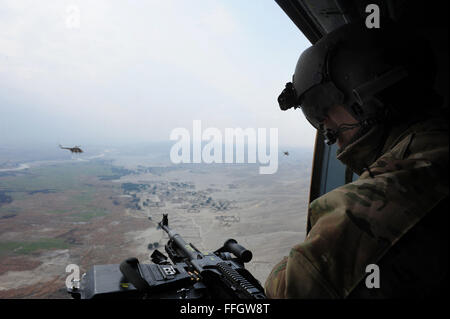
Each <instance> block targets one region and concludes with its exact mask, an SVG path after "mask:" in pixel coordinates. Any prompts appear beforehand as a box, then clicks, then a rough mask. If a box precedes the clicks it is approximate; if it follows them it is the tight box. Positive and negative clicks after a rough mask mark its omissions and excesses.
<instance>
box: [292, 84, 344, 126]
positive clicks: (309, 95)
mask: <svg viewBox="0 0 450 319" xmlns="http://www.w3.org/2000/svg"><path fill="white" fill-rule="evenodd" d="M342 100H343V94H342V93H341V92H340V91H339V90H338V89H337V88H336V87H335V86H334V85H333V84H332V83H331V82H327V83H324V84H320V85H316V86H314V87H313V88H311V89H310V90H308V91H306V92H305V93H304V94H303V96H302V99H301V102H300V107H301V109H302V112H303V114H304V115H305V117H306V119H307V120H308V122H309V123H311V125H312V126H314V127H315V128H316V129H320V128H321V124H322V123H323V121H324V120H325V118H326V117H327V114H328V111H329V110H330V108H331V107H332V106H334V105H338V104H341V103H342Z"/></svg>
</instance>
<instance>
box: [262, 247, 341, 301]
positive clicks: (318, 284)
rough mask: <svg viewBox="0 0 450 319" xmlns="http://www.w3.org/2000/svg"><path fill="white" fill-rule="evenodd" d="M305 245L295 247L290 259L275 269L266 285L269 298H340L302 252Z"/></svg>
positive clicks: (283, 260)
mask: <svg viewBox="0 0 450 319" xmlns="http://www.w3.org/2000/svg"><path fill="white" fill-rule="evenodd" d="M304 245H305V243H302V244H299V245H296V246H294V247H293V248H292V249H291V252H290V254H289V257H284V258H283V259H282V260H281V261H280V262H279V263H278V264H277V265H276V266H275V267H274V268H273V270H272V272H271V273H270V275H269V277H268V278H267V280H266V283H265V291H266V296H267V297H268V298H272V299H281V298H283V299H284V298H298V299H306V298H308V299H310V298H337V297H338V295H337V294H336V293H335V292H334V291H333V290H332V289H330V287H329V284H328V283H327V282H326V281H325V280H324V279H323V278H322V276H321V275H320V273H319V272H318V271H317V270H316V269H315V268H314V266H313V265H312V263H310V262H309V260H308V259H307V258H306V256H305V254H304V253H303V252H302V250H303V246H304ZM306 245H307V243H306Z"/></svg>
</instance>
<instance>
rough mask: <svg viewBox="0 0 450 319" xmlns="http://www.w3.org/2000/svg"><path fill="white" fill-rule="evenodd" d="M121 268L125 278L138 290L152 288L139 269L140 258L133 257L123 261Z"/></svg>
mask: <svg viewBox="0 0 450 319" xmlns="http://www.w3.org/2000/svg"><path fill="white" fill-rule="evenodd" d="M119 268H120V271H121V272H122V275H124V276H125V278H126V279H127V280H128V281H129V282H130V283H132V284H133V286H134V287H136V289H137V290H139V291H149V290H150V285H149V284H148V282H147V281H146V280H145V279H144V278H142V275H141V273H140V271H139V260H138V259H137V258H135V257H133V258H128V259H126V260H124V261H122V263H121V264H120V266H119Z"/></svg>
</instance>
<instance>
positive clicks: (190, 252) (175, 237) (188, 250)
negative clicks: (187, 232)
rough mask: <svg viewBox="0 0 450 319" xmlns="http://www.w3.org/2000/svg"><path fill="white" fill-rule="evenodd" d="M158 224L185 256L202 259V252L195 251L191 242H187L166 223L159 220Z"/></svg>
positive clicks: (191, 258) (190, 258)
mask: <svg viewBox="0 0 450 319" xmlns="http://www.w3.org/2000/svg"><path fill="white" fill-rule="evenodd" d="M159 226H160V227H161V228H162V229H163V230H164V231H165V232H166V233H167V234H168V235H169V238H170V239H171V240H172V241H173V243H174V244H175V247H176V248H177V249H178V250H180V251H181V252H182V254H183V255H184V256H185V257H187V258H188V259H189V260H191V261H192V260H196V259H202V258H203V254H202V253H200V252H198V251H196V250H195V249H194V248H193V247H192V245H191V244H188V243H186V242H185V241H184V239H183V237H181V236H180V235H179V234H178V233H177V232H175V231H173V230H172V229H170V228H169V226H168V225H166V224H165V223H164V222H160V223H159Z"/></svg>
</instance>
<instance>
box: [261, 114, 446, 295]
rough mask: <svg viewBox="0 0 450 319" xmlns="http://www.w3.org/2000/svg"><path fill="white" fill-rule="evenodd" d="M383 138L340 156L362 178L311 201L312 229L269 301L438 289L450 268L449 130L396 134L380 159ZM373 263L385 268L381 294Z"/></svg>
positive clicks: (435, 123)
mask: <svg viewBox="0 0 450 319" xmlns="http://www.w3.org/2000/svg"><path fill="white" fill-rule="evenodd" d="M381 138H382V134H380V130H378V129H376V128H374V129H373V130H372V131H369V133H367V134H366V135H364V136H363V137H362V138H360V139H358V140H357V141H356V142H354V143H353V144H351V145H349V146H348V147H346V148H345V149H344V150H343V152H341V153H339V154H338V159H339V160H341V161H342V162H343V163H344V164H346V165H349V166H350V167H351V168H352V169H353V170H354V171H355V172H357V173H358V174H360V177H359V179H358V180H356V181H354V182H352V183H348V184H346V185H343V186H341V187H339V188H337V189H335V190H333V191H331V192H329V193H327V194H325V195H323V196H321V197H320V198H317V199H316V200H314V201H313V202H311V204H310V206H309V212H308V223H309V224H310V225H311V229H310V231H309V232H308V234H307V237H306V239H305V241H304V242H303V243H301V244H298V245H296V246H294V247H293V248H292V249H291V251H290V253H289V257H285V258H284V259H283V260H282V261H281V262H279V263H278V265H276V266H275V268H274V269H273V270H272V272H271V274H270V275H269V277H268V279H267V281H266V284H265V289H266V294H267V296H268V297H270V298H347V297H350V298H366V297H377V298H378V297H380V298H386V297H409V296H414V297H418V296H430V295H432V294H433V292H435V289H436V287H438V286H439V283H440V281H441V280H442V276H441V275H442V274H446V271H447V267H448V261H447V258H448V257H447V256H448V255H447V254H448V252H447V248H448V247H447V246H448V243H447V242H448V237H446V236H447V235H446V232H447V229H446V228H447V223H445V221H447V220H448V219H447V213H448V148H449V144H448V125H447V123H446V121H441V120H436V119H431V120H426V121H421V122H418V123H417V122H416V123H415V124H412V125H409V126H408V125H406V124H405V125H404V126H398V127H396V128H394V129H391V130H390V132H389V136H388V137H387V138H385V139H384V140H385V141H384V143H382V144H380V145H384V146H383V149H382V150H381V152H380V153H381V154H382V155H381V156H377V155H376V154H375V153H376V152H375V151H374V150H375V147H374V146H375V145H378V144H377V143H380V139H381ZM375 157H376V158H375ZM370 163H371V164H370ZM365 164H369V165H368V169H365V170H364V167H367V165H365ZM369 264H377V265H378V266H379V270H380V288H378V289H376V288H372V289H368V288H367V287H366V285H365V278H366V276H367V273H366V266H367V265H369Z"/></svg>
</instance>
